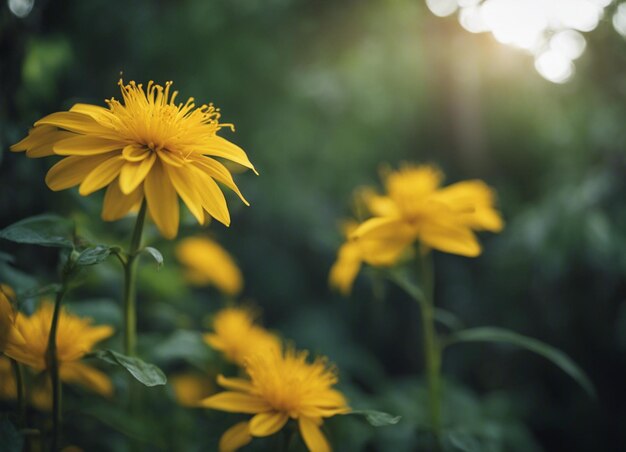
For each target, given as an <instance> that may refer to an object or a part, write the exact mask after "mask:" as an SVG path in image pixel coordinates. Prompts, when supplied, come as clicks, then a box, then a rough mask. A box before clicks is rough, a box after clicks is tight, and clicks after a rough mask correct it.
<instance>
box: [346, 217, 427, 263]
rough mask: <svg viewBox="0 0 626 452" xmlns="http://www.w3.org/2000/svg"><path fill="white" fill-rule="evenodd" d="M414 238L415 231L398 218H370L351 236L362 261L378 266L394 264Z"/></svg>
mask: <svg viewBox="0 0 626 452" xmlns="http://www.w3.org/2000/svg"><path fill="white" fill-rule="evenodd" d="M416 236H417V232H416V231H415V229H414V228H412V227H411V226H410V225H408V224H407V223H406V222H404V221H403V220H402V219H400V218H372V219H370V220H367V221H366V222H364V223H363V224H361V225H360V226H359V227H358V228H357V229H356V231H354V233H353V234H352V237H353V239H354V240H356V242H357V243H358V245H359V247H360V252H361V256H362V258H363V260H364V261H365V262H367V263H368V264H371V265H380V266H387V265H393V264H395V263H396V262H397V261H398V259H399V258H400V257H401V256H402V254H403V253H404V252H405V251H406V250H407V248H408V247H409V246H410V245H411V243H413V241H414V240H415V238H416Z"/></svg>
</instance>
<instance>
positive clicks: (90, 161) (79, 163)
mask: <svg viewBox="0 0 626 452" xmlns="http://www.w3.org/2000/svg"><path fill="white" fill-rule="evenodd" d="M112 156H113V154H102V155H94V156H79V155H72V156H70V157H65V158H64V159H62V160H61V161H59V162H58V163H56V164H55V165H54V166H53V167H52V168H50V170H49V171H48V174H46V184H47V185H48V187H50V190H53V191H59V190H65V189H66V188H71V187H74V186H75V185H78V184H80V183H81V182H82V181H84V180H85V178H86V177H87V175H88V174H89V173H90V172H91V171H93V169H94V168H96V167H97V166H98V165H100V164H101V163H103V162H105V161H106V160H108V159H110V158H111V157H112Z"/></svg>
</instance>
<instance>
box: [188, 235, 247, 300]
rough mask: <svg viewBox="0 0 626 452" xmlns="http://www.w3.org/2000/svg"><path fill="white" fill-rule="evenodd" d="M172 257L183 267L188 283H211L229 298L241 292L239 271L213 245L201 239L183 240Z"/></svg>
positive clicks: (241, 282)
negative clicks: (174, 256)
mask: <svg viewBox="0 0 626 452" xmlns="http://www.w3.org/2000/svg"><path fill="white" fill-rule="evenodd" d="M176 257H177V258H178V260H179V261H180V262H181V263H182V264H183V265H185V267H186V272H185V276H186V278H187V280H188V281H189V282H190V283H191V284H195V285H198V286H204V285H209V284H212V285H214V286H215V287H217V288H218V289H219V290H220V291H222V292H223V293H225V294H227V295H230V296H233V297H234V296H236V295H238V294H239V293H240V292H241V290H242V288H243V277H242V276H241V271H240V270H239V267H237V264H236V263H235V261H234V260H233V258H232V257H231V255H230V254H228V252H227V251H226V250H225V249H224V248H222V247H221V246H220V245H219V244H218V243H217V242H215V241H213V240H211V239H208V238H205V237H189V238H186V239H184V240H182V241H181V242H180V243H179V244H178V246H177V247H176Z"/></svg>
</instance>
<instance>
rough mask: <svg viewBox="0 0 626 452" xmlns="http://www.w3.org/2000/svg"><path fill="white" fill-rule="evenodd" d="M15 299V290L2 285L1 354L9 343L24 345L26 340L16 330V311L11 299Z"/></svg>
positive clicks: (0, 295) (0, 300)
mask: <svg viewBox="0 0 626 452" xmlns="http://www.w3.org/2000/svg"><path fill="white" fill-rule="evenodd" d="M14 297H15V293H14V292H13V290H12V289H11V288H10V287H9V286H7V285H5V284H0V352H2V351H4V349H5V347H6V345H7V343H9V342H11V343H15V344H18V345H21V344H24V342H25V341H24V338H23V337H22V335H21V334H20V332H19V330H18V329H17V328H15V311H14V310H13V303H11V299H12V298H14Z"/></svg>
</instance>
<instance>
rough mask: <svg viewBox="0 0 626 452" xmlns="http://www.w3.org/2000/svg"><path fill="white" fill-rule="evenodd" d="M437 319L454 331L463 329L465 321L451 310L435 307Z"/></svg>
mask: <svg viewBox="0 0 626 452" xmlns="http://www.w3.org/2000/svg"><path fill="white" fill-rule="evenodd" d="M434 317H435V320H436V321H437V322H439V323H441V324H442V325H444V326H446V327H448V328H449V329H450V330H452V331H458V330H460V329H463V321H462V320H461V319H459V318H458V317H457V315H456V314H453V313H452V312H450V311H446V310H445V309H441V308H435V310H434Z"/></svg>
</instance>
